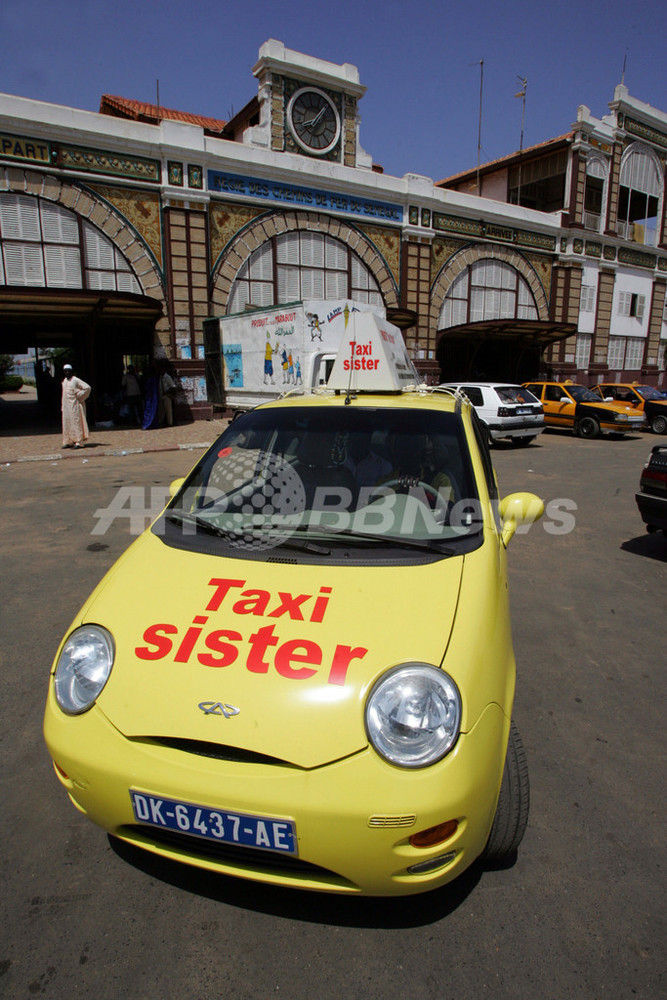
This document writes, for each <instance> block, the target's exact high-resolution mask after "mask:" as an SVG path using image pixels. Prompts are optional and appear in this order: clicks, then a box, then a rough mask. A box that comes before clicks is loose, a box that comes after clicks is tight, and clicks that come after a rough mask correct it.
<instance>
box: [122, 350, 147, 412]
mask: <svg viewBox="0 0 667 1000" xmlns="http://www.w3.org/2000/svg"><path fill="white" fill-rule="evenodd" d="M121 389H122V392H123V402H124V404H125V406H127V415H128V417H129V418H130V420H131V421H132V422H133V423H134V424H135V425H136V426H137V427H138V426H140V424H141V422H142V420H143V407H142V405H141V385H140V383H139V379H138V377H137V373H136V371H135V368H134V365H128V367H127V371H126V372H125V374H124V375H123V379H122V381H121Z"/></svg>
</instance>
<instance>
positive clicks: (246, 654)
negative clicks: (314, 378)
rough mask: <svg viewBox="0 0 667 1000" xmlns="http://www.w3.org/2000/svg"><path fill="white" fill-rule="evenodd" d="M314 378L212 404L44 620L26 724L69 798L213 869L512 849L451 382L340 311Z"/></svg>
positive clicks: (522, 796)
mask: <svg viewBox="0 0 667 1000" xmlns="http://www.w3.org/2000/svg"><path fill="white" fill-rule="evenodd" d="M349 331H350V332H349V333H348V335H347V336H346V338H345V340H344V343H343V344H342V346H341V349H340V352H339V355H338V357H337V360H336V362H335V364H334V367H333V371H332V374H331V377H330V379H329V384H328V387H327V389H326V390H317V391H315V392H314V393H312V394H305V395H292V396H289V397H287V398H282V399H280V400H278V401H276V402H272V403H269V404H266V405H262V406H260V407H258V408H256V409H255V410H252V411H250V412H249V413H247V414H245V415H243V416H241V417H239V418H238V419H237V420H235V421H234V422H233V423H232V424H231V425H230V426H229V427H228V428H227V430H225V432H224V433H223V434H222V436H221V437H220V438H219V439H218V441H216V443H215V444H214V445H213V446H212V447H211V448H210V449H209V451H208V452H207V453H206V454H204V456H203V457H202V458H201V460H200V461H199V462H198V463H197V464H196V466H195V467H194V469H193V470H192V472H191V473H190V475H189V476H188V477H187V478H186V479H185V480H184V481H179V482H177V483H175V484H172V488H173V493H174V495H173V496H172V499H171V501H170V502H169V504H168V505H167V507H166V509H165V510H164V511H163V513H162V514H161V515H160V516H159V517H158V518H157V520H155V522H154V523H153V524H152V525H151V527H150V528H149V529H148V530H147V531H146V532H145V533H144V534H143V535H142V536H140V537H139V538H138V539H137V540H136V541H135V542H134V543H133V544H132V545H131V546H130V547H129V549H128V550H127V551H126V552H125V554H124V555H123V556H122V557H121V558H120V559H119V560H118V562H117V563H116V564H115V566H114V567H113V568H112V569H111V570H110V571H109V573H108V574H107V576H106V577H105V578H104V579H103V580H102V582H101V583H100V584H99V586H98V587H97V589H96V590H95V591H94V592H93V594H92V595H91V596H90V598H89V599H88V600H87V601H86V603H85V604H84V606H83V608H82V609H81V611H80V612H79V613H78V614H77V616H76V618H75V619H74V621H73V623H72V625H71V627H70V628H69V630H68V632H67V634H66V635H65V637H64V639H63V641H62V644H61V646H60V648H59V649H58V652H57V655H56V657H55V661H54V664H53V668H52V675H51V678H50V684H49V691H48V701H47V706H46V713H45V720H44V734H45V739H46V743H47V745H48V749H49V751H50V754H51V756H52V758H53V763H54V770H55V773H56V775H57V777H58V779H59V781H60V782H61V784H62V785H63V786H64V788H65V789H66V790H67V792H68V794H69V796H70V798H71V800H72V802H73V804H74V806H75V807H76V808H77V809H78V810H79V811H80V812H81V813H83V814H84V815H85V816H87V817H88V819H90V820H92V821H93V822H94V823H96V824H98V825H99V826H100V827H102V828H103V829H104V830H106V831H108V833H109V834H111V835H112V836H113V837H115V838H120V839H121V840H122V841H126V842H128V843H130V844H133V845H137V846H139V847H141V848H144V849H146V850H148V851H151V852H154V853H155V854H158V855H162V856H164V857H167V858H171V859H177V860H179V861H182V862H187V863H188V864H191V865H195V866H199V867H201V868H205V869H208V870H212V871H215V872H220V873H225V874H228V875H235V876H240V877H242V878H246V879H252V880H257V881H260V882H265V883H271V884H276V885H281V886H291V887H298V888H303V889H312V890H326V891H331V892H338V893H348V894H355V893H356V894H369V895H379V896H383V895H400V894H410V893H418V892H423V891H425V890H430V889H434V888H436V887H439V886H441V885H443V884H444V883H446V882H448V881H450V880H451V879H453V878H455V877H456V876H457V875H459V874H460V873H461V872H463V871H464V870H465V869H466V868H467V867H468V866H469V865H471V864H472V863H473V862H475V860H476V859H478V858H480V857H483V858H487V859H494V860H495V859H499V858H506V857H508V856H510V855H513V853H514V852H515V851H516V849H517V847H518V845H519V842H520V841H521V838H522V836H523V833H524V830H525V827H526V822H527V818H528V805H529V787H528V773H527V765H526V759H525V754H524V751H523V748H522V745H521V740H520V737H519V735H518V732H517V730H516V728H515V726H514V723H513V721H512V704H513V697H514V687H515V661H514V653H513V649H512V639H511V630H510V610H509V599H508V575H507V564H506V551H505V550H506V546H507V544H508V542H509V540H510V538H511V537H512V535H513V533H514V531H515V529H516V528H517V526H518V525H521V524H527V523H530V522H531V521H533V520H535V519H536V518H538V517H540V516H541V514H542V512H543V504H542V501H541V500H539V498H537V497H536V496H534V495H532V494H528V493H526V494H524V493H516V494H512V495H510V496H506V497H505V498H504V499H502V500H499V498H498V491H497V482H496V476H495V474H494V470H493V468H492V465H491V461H490V455H489V450H488V446H487V442H486V435H485V434H484V433H483V432H482V430H481V428H480V424H479V421H478V419H477V417H476V415H475V412H474V410H473V408H472V407H471V406H470V405H469V403H468V402H467V401H466V400H465V399H464V398H463V397H462V396H460V395H459V394H457V393H452V392H451V391H442V390H429V389H427V388H426V387H423V386H419V385H418V384H417V383H418V379H417V376H416V372H415V371H414V369H413V367H412V364H411V362H410V361H409V358H408V355H407V353H406V351H405V346H404V344H403V340H402V337H401V334H400V331H399V330H397V329H396V328H395V327H392V326H391V325H389V324H388V323H385V322H382V321H381V320H379V319H378V318H377V317H375V316H374V315H372V314H370V313H368V314H365V318H364V319H361V318H358V317H355V314H354V313H353V314H352V317H351V321H350V328H349Z"/></svg>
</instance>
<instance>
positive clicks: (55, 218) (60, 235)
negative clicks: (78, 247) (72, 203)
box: [40, 201, 79, 244]
mask: <svg viewBox="0 0 667 1000" xmlns="http://www.w3.org/2000/svg"><path fill="white" fill-rule="evenodd" d="M40 213H41V218H42V234H43V237H44V242H45V243H71V244H75V243H78V242H79V226H78V224H77V219H76V215H75V214H74V212H70V211H68V210H67V209H66V208H63V207H62V205H54V204H53V203H52V202H50V201H43V202H42V203H41V207H40Z"/></svg>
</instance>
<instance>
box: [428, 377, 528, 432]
mask: <svg viewBox="0 0 667 1000" xmlns="http://www.w3.org/2000/svg"><path fill="white" fill-rule="evenodd" d="M443 388H447V389H458V390H459V391H460V392H463V393H464V394H465V395H466V396H467V397H468V399H469V400H470V402H471V403H472V405H473V406H474V407H475V410H476V411H477V414H478V416H479V418H480V420H481V421H482V423H483V424H484V426H485V427H486V429H487V431H488V434H489V442H490V443H492V442H494V441H497V440H498V439H499V438H509V439H510V440H511V442H512V444H514V445H519V446H521V445H524V446H525V445H529V444H530V442H531V441H534V440H535V438H536V437H537V435H538V434H541V433H542V431H543V430H544V409H543V407H542V404H541V402H540V401H539V399H538V398H537V396H534V395H533V393H532V392H530V391H529V390H528V389H524V388H523V386H520V385H514V384H512V383H510V382H444V383H443Z"/></svg>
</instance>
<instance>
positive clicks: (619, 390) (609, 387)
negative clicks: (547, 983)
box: [593, 382, 667, 434]
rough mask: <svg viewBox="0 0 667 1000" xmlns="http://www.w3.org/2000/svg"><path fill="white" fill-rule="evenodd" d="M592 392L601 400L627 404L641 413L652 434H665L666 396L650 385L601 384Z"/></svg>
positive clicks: (631, 383) (666, 425) (666, 419)
mask: <svg viewBox="0 0 667 1000" xmlns="http://www.w3.org/2000/svg"><path fill="white" fill-rule="evenodd" d="M593 392H596V393H598V395H599V396H601V398H602V399H613V400H616V401H618V402H620V403H625V404H626V406H627V405H628V404H629V405H630V406H632V407H634V409H635V410H636V411H637V412H638V413H643V414H644V418H645V420H646V423H647V424H648V426H649V427H650V428H651V430H652V431H653V433H654V434H665V433H667V396H665V394H664V393H662V392H660V391H659V390H658V389H654V388H653V386H652V385H639V383H637V382H602V383H600V385H596V386H595V388H594V389H593Z"/></svg>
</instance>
